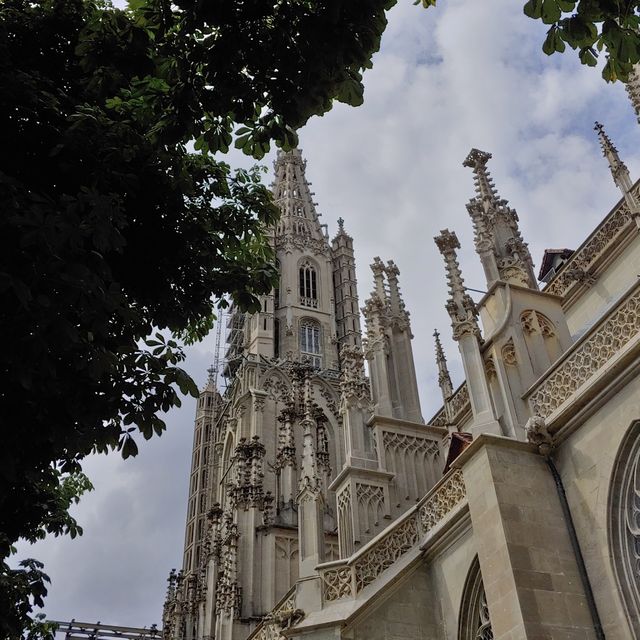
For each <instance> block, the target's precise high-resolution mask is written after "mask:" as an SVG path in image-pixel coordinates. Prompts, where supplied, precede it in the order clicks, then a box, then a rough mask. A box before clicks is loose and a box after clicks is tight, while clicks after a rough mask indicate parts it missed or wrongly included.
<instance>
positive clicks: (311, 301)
mask: <svg viewBox="0 0 640 640" xmlns="http://www.w3.org/2000/svg"><path fill="white" fill-rule="evenodd" d="M300 304H301V305H304V306H305V307H317V306H318V278H317V275H316V269H315V267H314V266H313V265H312V264H311V263H310V262H308V261H307V262H305V263H303V264H302V266H301V267H300Z"/></svg>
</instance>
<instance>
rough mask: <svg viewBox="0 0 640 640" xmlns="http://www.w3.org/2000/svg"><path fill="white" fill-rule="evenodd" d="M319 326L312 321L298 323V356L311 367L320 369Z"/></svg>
mask: <svg viewBox="0 0 640 640" xmlns="http://www.w3.org/2000/svg"><path fill="white" fill-rule="evenodd" d="M321 347H322V345H321V335H320V325H319V324H318V323H317V322H313V320H303V321H302V322H301V323H300V356H301V358H302V360H308V361H309V363H310V364H311V366H312V367H314V368H316V369H321V368H322V350H321Z"/></svg>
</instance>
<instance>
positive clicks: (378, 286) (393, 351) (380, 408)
mask: <svg viewBox="0 0 640 640" xmlns="http://www.w3.org/2000/svg"><path fill="white" fill-rule="evenodd" d="M371 270H372V271H373V278H374V290H373V291H372V293H371V297H370V298H369V299H368V300H367V301H366V303H365V306H364V308H363V310H362V311H363V314H364V317H365V320H366V324H367V349H366V358H367V360H368V361H369V371H370V375H371V378H372V388H373V389H374V392H373V395H374V404H375V405H376V409H375V411H376V413H377V414H378V415H382V416H392V417H395V418H401V419H403V420H411V421H414V422H419V423H422V422H423V419H422V415H421V410H420V400H419V397H418V387H417V381H416V375H415V366H414V362H413V353H412V350H411V339H412V338H413V335H412V334H411V324H410V322H409V313H408V312H407V310H406V309H405V305H404V302H403V301H402V297H401V295H400V288H399V286H398V275H399V273H400V271H399V269H398V267H397V266H396V265H395V263H394V262H393V261H391V260H390V261H389V262H388V263H387V265H386V266H385V264H384V262H382V260H381V259H380V258H378V257H376V258H374V259H373V264H372V265H371Z"/></svg>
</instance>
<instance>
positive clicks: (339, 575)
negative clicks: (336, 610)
mask: <svg viewBox="0 0 640 640" xmlns="http://www.w3.org/2000/svg"><path fill="white" fill-rule="evenodd" d="M322 580H323V582H324V599H325V602H332V601H333V600H339V599H340V598H344V597H345V596H350V595H351V585H352V581H351V567H338V568H337V569H329V570H327V571H324V572H323V573H322Z"/></svg>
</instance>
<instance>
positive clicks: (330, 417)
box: [312, 376, 344, 478]
mask: <svg viewBox="0 0 640 640" xmlns="http://www.w3.org/2000/svg"><path fill="white" fill-rule="evenodd" d="M312 382H313V384H314V386H315V389H317V394H315V395H316V398H315V400H316V402H317V403H318V405H319V406H320V407H321V408H322V409H323V411H324V413H325V415H326V416H327V429H328V431H329V433H328V435H329V453H330V459H331V477H332V478H335V477H336V475H337V474H338V471H340V469H342V465H343V463H344V438H343V437H342V434H341V432H340V429H339V421H340V410H339V402H340V397H339V395H338V394H337V393H336V391H335V390H334V389H333V387H332V386H331V385H330V384H329V383H328V382H327V381H326V380H323V379H322V378H321V377H320V376H314V377H313V378H312ZM315 389H314V390H315ZM318 396H319V397H318Z"/></svg>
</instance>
